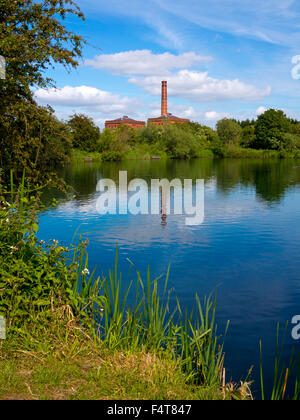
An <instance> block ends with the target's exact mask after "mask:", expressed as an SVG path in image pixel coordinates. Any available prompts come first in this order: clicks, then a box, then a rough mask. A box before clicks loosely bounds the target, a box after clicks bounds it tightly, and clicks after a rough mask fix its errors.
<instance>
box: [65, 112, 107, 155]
mask: <svg viewBox="0 0 300 420" xmlns="http://www.w3.org/2000/svg"><path fill="white" fill-rule="evenodd" d="M68 125H69V127H70V130H71V133H72V140H73V146H74V147H75V148H77V149H80V150H84V151H87V152H94V151H96V150H97V147H98V143H99V140H100V129H99V127H97V126H96V125H95V123H94V121H93V119H92V118H89V117H87V116H86V115H84V114H74V115H72V116H71V118H70V119H69V121H68Z"/></svg>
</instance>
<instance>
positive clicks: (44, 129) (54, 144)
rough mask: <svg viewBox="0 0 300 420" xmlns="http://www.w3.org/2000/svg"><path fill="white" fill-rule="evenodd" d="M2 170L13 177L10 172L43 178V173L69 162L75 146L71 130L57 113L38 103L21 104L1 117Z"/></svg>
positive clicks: (0, 161) (11, 107) (15, 105)
mask: <svg viewBox="0 0 300 420" xmlns="http://www.w3.org/2000/svg"><path fill="white" fill-rule="evenodd" d="M0 137H1V143H0V167H1V168H2V170H3V171H4V174H6V178H8V177H9V172H10V170H14V172H15V176H17V177H21V175H22V173H23V170H24V169H26V173H27V174H28V176H31V177H33V178H36V179H40V177H41V174H42V173H45V170H47V171H48V173H47V177H48V176H49V171H50V170H51V168H54V167H55V166H57V165H58V164H62V163H64V162H66V161H68V159H69V155H70V152H71V147H72V140H71V135H70V132H69V130H68V127H67V126H66V125H65V124H63V123H62V122H60V121H59V120H58V119H57V118H56V117H55V116H54V111H53V110H52V109H51V108H50V107H48V108H45V107H40V106H38V105H36V104H35V103H29V102H28V101H20V102H19V103H17V104H12V105H10V106H8V107H7V108H6V110H5V113H3V114H2V115H0Z"/></svg>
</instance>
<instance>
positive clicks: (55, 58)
mask: <svg viewBox="0 0 300 420" xmlns="http://www.w3.org/2000/svg"><path fill="white" fill-rule="evenodd" d="M70 16H76V17H78V18H80V19H84V16H83V14H82V13H81V11H80V9H79V7H78V6H77V5H76V4H75V3H74V2H73V1H72V0H43V1H39V0H0V56H3V57H4V58H5V61H6V78H5V79H4V80H3V79H0V132H1V141H0V162H1V167H2V170H3V172H4V174H7V173H9V170H10V169H12V168H13V169H15V171H16V175H17V174H18V173H22V172H23V169H24V168H25V169H26V171H27V174H29V173H30V174H31V175H33V174H34V173H35V174H36V171H37V168H40V170H43V171H44V173H46V171H47V169H48V168H47V166H46V162H48V161H53V162H55V161H56V162H60V161H61V158H62V156H63V155H65V153H64V152H63V153H61V152H62V149H61V148H62V143H61V142H60V140H58V141H57V142H56V144H54V143H55V141H54V137H53V133H54V132H56V130H58V131H60V132H61V133H64V134H63V135H62V136H61V135H58V137H57V139H61V138H62V137H64V136H65V135H68V134H67V131H68V130H67V129H66V127H63V126H62V124H61V123H59V122H58V121H57V120H56V119H55V118H54V116H53V112H52V111H49V110H46V109H45V108H41V107H38V106H37V104H36V103H35V101H34V97H33V90H34V89H35V88H37V87H39V88H46V87H50V86H54V81H53V80H52V79H50V78H48V77H46V76H45V72H46V70H47V69H48V68H49V67H54V65H55V64H60V65H63V66H64V67H65V68H66V69H67V70H70V69H71V68H73V67H76V66H77V65H78V64H79V61H78V60H79V59H80V57H81V54H82V47H83V45H84V40H83V38H82V37H81V36H79V35H76V34H74V33H72V32H70V31H69V30H68V29H67V28H66V26H65V25H64V21H66V19H67V18H69V17H70ZM33 116H35V117H33ZM35 118H36V119H35ZM48 123H49V124H50V127H46V126H44V124H48ZM54 126H55V129H54ZM38 127H39V128H38ZM58 128H59V129H58ZM38 132H39V133H40V134H38ZM48 135H49V136H50V137H47V136H48ZM53 142H54V143H53ZM68 148H69V141H67V142H66V149H68ZM47 153H49V155H48V154H47ZM38 178H39V179H41V177H38Z"/></svg>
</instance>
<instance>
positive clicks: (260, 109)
mask: <svg viewBox="0 0 300 420" xmlns="http://www.w3.org/2000/svg"><path fill="white" fill-rule="evenodd" d="M266 110H267V108H265V107H264V106H260V107H258V108H257V110H256V111H255V114H256V115H257V116H258V115H261V114H263V113H265V112H266Z"/></svg>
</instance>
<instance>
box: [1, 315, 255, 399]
mask: <svg viewBox="0 0 300 420" xmlns="http://www.w3.org/2000/svg"><path fill="white" fill-rule="evenodd" d="M233 398H237V399H249V398H250V394H249V390H248V388H247V386H246V385H245V386H244V387H242V389H241V390H240V391H238V390H236V389H234V390H233V389H232V386H231V385H228V386H226V388H224V389H222V387H220V386H217V385H214V386H204V385H201V386H195V385H191V384H189V378H188V376H187V375H185V374H183V372H182V369H181V367H180V363H178V362H175V361H174V359H172V357H171V356H170V355H169V356H168V355H167V354H166V353H165V352H160V353H159V352H157V353H156V352H149V351H146V350H143V349H140V350H137V351H120V350H115V351H114V350H111V349H109V348H107V346H105V345H103V344H101V343H95V342H94V341H93V340H92V339H91V338H90V337H88V336H87V335H84V336H83V335H82V333H81V332H80V331H79V330H78V329H76V328H74V327H73V328H70V325H69V326H67V325H66V324H64V325H63V323H62V322H61V321H60V323H59V324H56V325H54V324H53V325H52V326H47V327H46V326H45V328H44V329H43V331H40V332H39V333H38V334H36V333H34V332H33V331H25V330H23V331H22V336H21V337H19V338H14V337H10V338H9V339H8V340H7V341H2V342H1V340H0V400H224V399H233Z"/></svg>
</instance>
